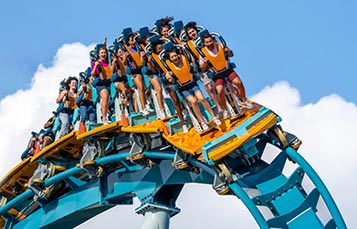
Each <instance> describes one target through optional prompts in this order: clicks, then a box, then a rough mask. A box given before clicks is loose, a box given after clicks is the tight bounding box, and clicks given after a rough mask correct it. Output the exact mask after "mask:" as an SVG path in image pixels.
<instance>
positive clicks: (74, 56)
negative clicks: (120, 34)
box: [0, 43, 90, 176]
mask: <svg viewBox="0 0 357 229" xmlns="http://www.w3.org/2000/svg"><path fill="white" fill-rule="evenodd" d="M89 50H90V48H89V47H86V46H84V45H82V44H80V43H73V44H65V45H63V46H62V47H61V48H59V49H58V51H57V53H56V55H55V57H54V60H53V64H52V65H51V66H50V67H47V68H46V67H45V66H43V65H39V67H38V68H37V71H36V73H35V74H34V77H33V78H32V81H31V86H30V88H29V89H27V90H19V91H17V92H16V93H14V94H11V95H8V96H6V97H5V98H4V99H2V100H1V102H0V126H1V132H0V139H1V146H0V147H1V152H2V153H1V154H0V161H1V162H0V163H1V166H0V175H1V176H3V175H4V174H6V172H7V171H9V170H10V169H11V168H12V167H13V166H14V165H16V164H17V163H19V162H20V156H21V153H22V152H23V151H24V150H25V148H26V144H27V141H28V139H29V138H30V133H31V131H36V132H37V131H39V130H40V129H41V128H42V127H43V124H44V123H45V122H46V121H47V120H48V118H50V117H51V115H52V111H53V110H55V109H56V107H57V105H56V102H55V101H56V97H57V95H58V89H59V82H60V81H61V80H63V79H64V78H66V77H68V76H70V75H78V73H79V72H80V71H84V70H85V69H86V68H87V66H88V65H89V57H88V53H89Z"/></svg>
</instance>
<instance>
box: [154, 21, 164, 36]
mask: <svg viewBox="0 0 357 229" xmlns="http://www.w3.org/2000/svg"><path fill="white" fill-rule="evenodd" d="M155 25H156V32H157V33H160V31H161V26H162V24H161V19H157V20H156V21H155Z"/></svg>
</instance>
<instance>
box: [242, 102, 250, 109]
mask: <svg viewBox="0 0 357 229" xmlns="http://www.w3.org/2000/svg"><path fill="white" fill-rule="evenodd" d="M242 105H243V106H245V107H246V108H248V109H251V108H253V104H251V103H250V102H248V101H245V102H243V104H242Z"/></svg>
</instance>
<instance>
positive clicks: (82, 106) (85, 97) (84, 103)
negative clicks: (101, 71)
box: [77, 69, 96, 132]
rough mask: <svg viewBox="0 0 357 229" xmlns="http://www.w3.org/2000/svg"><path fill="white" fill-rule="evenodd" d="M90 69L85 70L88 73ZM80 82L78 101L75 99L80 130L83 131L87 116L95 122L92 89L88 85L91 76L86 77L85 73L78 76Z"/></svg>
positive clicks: (90, 120)
mask: <svg viewBox="0 0 357 229" xmlns="http://www.w3.org/2000/svg"><path fill="white" fill-rule="evenodd" d="M89 71H90V69H87V72H88V73H89ZM80 82H81V86H80V88H79V91H78V94H77V95H78V98H80V100H79V101H78V99H77V105H78V106H79V113H80V115H81V120H80V124H79V125H80V128H79V129H80V132H82V131H83V132H84V131H85V122H86V120H87V117H88V119H89V122H92V123H94V122H95V115H96V114H95V108H94V104H93V99H92V89H91V88H90V87H89V86H88V85H89V84H92V77H90V76H89V78H87V77H86V75H85V73H84V72H83V74H82V75H81V76H80Z"/></svg>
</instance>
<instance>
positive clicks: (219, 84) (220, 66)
mask: <svg viewBox="0 0 357 229" xmlns="http://www.w3.org/2000/svg"><path fill="white" fill-rule="evenodd" d="M202 39H203V44H204V47H203V48H202V53H203V54H204V55H205V56H204V57H202V56H201V57H200V61H199V63H200V69H201V70H202V71H207V72H211V73H213V75H214V77H213V81H214V84H215V86H216V90H217V94H218V98H219V100H220V104H222V105H223V107H224V109H225V110H226V98H225V93H224V85H225V84H226V83H225V77H227V78H228V80H229V82H231V83H232V84H233V85H235V86H236V87H237V92H238V95H239V97H240V99H241V100H242V102H243V105H245V106H247V107H249V106H251V105H250V104H249V103H248V102H247V97H246V94H245V89H244V86H243V83H242V81H241V79H240V77H239V76H238V74H237V73H236V72H235V71H234V70H233V68H231V67H227V65H228V66H229V59H228V60H226V56H225V55H227V57H232V56H233V51H232V50H231V49H229V48H228V47H223V46H222V45H221V44H220V43H218V42H216V41H215V40H214V38H213V36H212V35H211V34H209V33H207V34H205V35H203V37H202ZM209 63H210V64H211V65H210V64H209ZM227 63H228V64H227ZM218 72H221V73H222V74H219V73H218ZM217 73H218V74H217Z"/></svg>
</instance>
